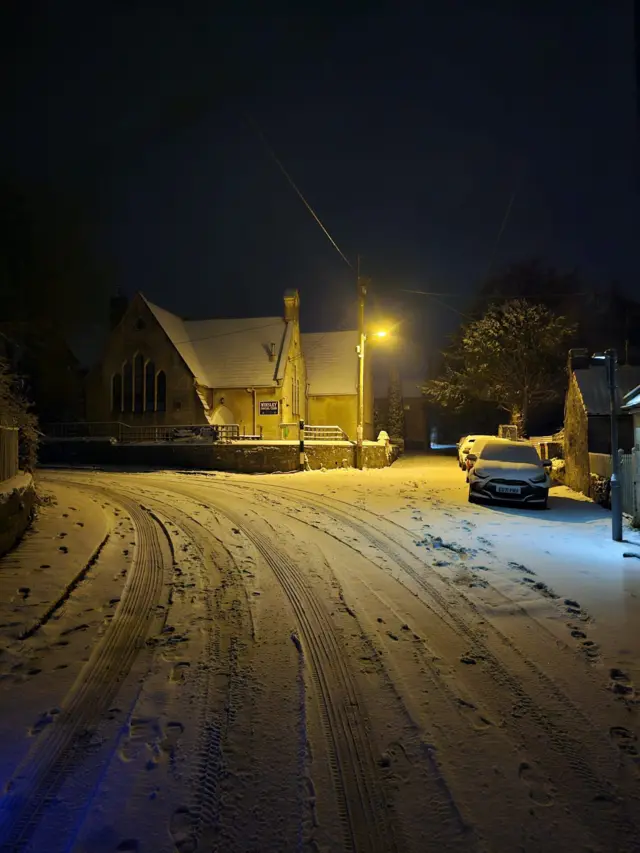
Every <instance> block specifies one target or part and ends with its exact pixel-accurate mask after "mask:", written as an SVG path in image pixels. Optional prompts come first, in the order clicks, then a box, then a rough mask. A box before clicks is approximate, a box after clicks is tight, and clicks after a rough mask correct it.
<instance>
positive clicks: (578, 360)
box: [569, 347, 590, 373]
mask: <svg viewBox="0 0 640 853" xmlns="http://www.w3.org/2000/svg"><path fill="white" fill-rule="evenodd" d="M589 364H590V358H589V350H588V349H585V348H583V347H580V348H576V349H570V350H569V373H571V372H572V371H574V370H584V369H585V368H588V367H589Z"/></svg>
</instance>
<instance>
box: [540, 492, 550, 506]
mask: <svg viewBox="0 0 640 853" xmlns="http://www.w3.org/2000/svg"><path fill="white" fill-rule="evenodd" d="M548 508H549V492H547V494H546V495H545V496H544V500H543V501H542V503H541V504H540V509H548Z"/></svg>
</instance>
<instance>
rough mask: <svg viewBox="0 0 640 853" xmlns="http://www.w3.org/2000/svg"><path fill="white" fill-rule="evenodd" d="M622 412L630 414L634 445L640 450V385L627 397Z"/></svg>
mask: <svg viewBox="0 0 640 853" xmlns="http://www.w3.org/2000/svg"><path fill="white" fill-rule="evenodd" d="M622 411H623V412H625V413H627V412H628V413H629V414H630V415H631V418H632V421H633V445H634V447H636V448H638V449H639V450H640V385H637V386H636V387H635V388H633V389H632V390H631V391H629V393H628V394H626V395H625V398H624V401H623V403H622Z"/></svg>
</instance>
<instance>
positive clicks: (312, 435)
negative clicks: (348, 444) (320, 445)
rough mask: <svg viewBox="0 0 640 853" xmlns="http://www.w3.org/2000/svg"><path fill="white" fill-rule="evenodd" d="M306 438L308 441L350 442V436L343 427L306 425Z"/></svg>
mask: <svg viewBox="0 0 640 853" xmlns="http://www.w3.org/2000/svg"><path fill="white" fill-rule="evenodd" d="M304 437H305V439H306V440H307V441H349V436H348V435H347V434H346V432H345V431H344V430H343V429H342V427H339V426H336V425H333V426H312V425H310V424H305V426H304Z"/></svg>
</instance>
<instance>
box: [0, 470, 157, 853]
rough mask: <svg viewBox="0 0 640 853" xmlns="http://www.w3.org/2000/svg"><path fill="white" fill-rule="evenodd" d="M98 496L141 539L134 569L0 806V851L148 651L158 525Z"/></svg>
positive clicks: (24, 827) (32, 824) (31, 823)
mask: <svg viewBox="0 0 640 853" xmlns="http://www.w3.org/2000/svg"><path fill="white" fill-rule="evenodd" d="M83 485H84V484H83ZM96 491H100V492H101V493H103V494H106V495H108V496H109V497H110V498H112V499H113V500H115V501H116V502H117V503H120V504H122V506H123V507H124V508H125V509H126V510H127V512H128V513H129V515H130V516H131V519H132V522H133V524H134V527H135V529H136V533H137V537H136V546H135V552H134V558H133V563H132V566H131V568H130V570H129V573H128V575H127V579H126V582H125V587H124V589H123V592H122V596H121V599H120V602H119V604H118V607H117V610H116V612H115V614H114V617H113V619H112V620H111V623H110V625H109V627H108V629H107V631H106V632H105V634H104V636H103V637H102V639H101V641H100V642H99V643H98V644H97V645H96V646H95V647H94V649H93V652H92V654H91V657H90V658H89V661H88V662H87V664H86V666H85V667H84V668H83V670H82V672H81V673H80V675H79V677H78V679H77V680H76V682H75V684H74V686H73V687H72V689H71V691H70V692H69V694H68V695H67V697H65V699H64V701H63V702H62V709H61V712H60V714H59V715H57V717H56V720H55V722H54V723H52V724H51V726H49V727H48V729H46V730H45V731H44V732H42V733H41V735H40V737H39V738H38V740H37V742H36V744H35V745H34V747H33V749H32V750H31V751H30V753H29V755H28V756H27V758H26V759H25V761H24V762H23V764H22V765H21V766H20V767H19V768H18V769H17V771H16V773H15V774H14V776H13V779H12V780H11V781H10V783H9V785H8V786H7V793H6V794H5V795H4V796H3V797H2V799H1V800H0V850H2V851H15V853H17V851H21V850H23V849H24V848H25V846H26V845H27V844H28V842H29V839H30V837H31V835H32V834H33V832H34V831H35V829H36V827H37V826H38V824H39V822H40V820H41V818H42V817H43V816H44V813H45V810H46V808H47V806H50V805H51V804H52V803H54V802H55V796H56V793H57V791H58V790H59V789H60V787H61V785H62V784H63V782H64V780H65V778H66V777H67V775H68V774H69V773H70V771H71V770H72V769H73V768H74V766H75V765H76V764H77V763H79V762H80V761H81V760H82V757H83V749H86V746H87V744H88V741H89V737H90V735H91V732H92V730H93V729H94V728H95V726H96V725H97V723H98V722H99V721H100V719H101V717H102V716H103V714H104V713H105V712H106V711H107V710H108V708H109V706H110V703H111V701H112V699H113V697H114V696H115V694H116V692H117V690H118V687H119V685H120V684H121V683H122V681H123V680H124V679H125V677H126V676H127V674H128V673H129V671H130V669H131V666H132V664H133V661H134V659H135V657H136V655H137V654H138V652H139V650H140V649H141V648H142V646H143V645H144V641H145V638H146V635H147V631H148V628H149V625H150V622H151V619H152V617H153V609H154V604H155V602H156V601H157V599H158V598H159V596H160V592H161V589H162V575H163V558H162V550H161V546H160V540H159V536H158V526H157V524H156V523H155V522H154V521H152V519H151V518H150V517H149V515H148V514H147V513H146V512H144V511H143V510H142V509H141V508H140V507H139V506H138V505H137V504H136V503H135V502H133V501H129V500H128V499H126V498H122V497H120V496H117V497H116V496H114V495H111V494H110V493H109V492H108V491H106V490H103V489H100V490H96ZM89 786H90V780H87V788H88V787H89Z"/></svg>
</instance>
